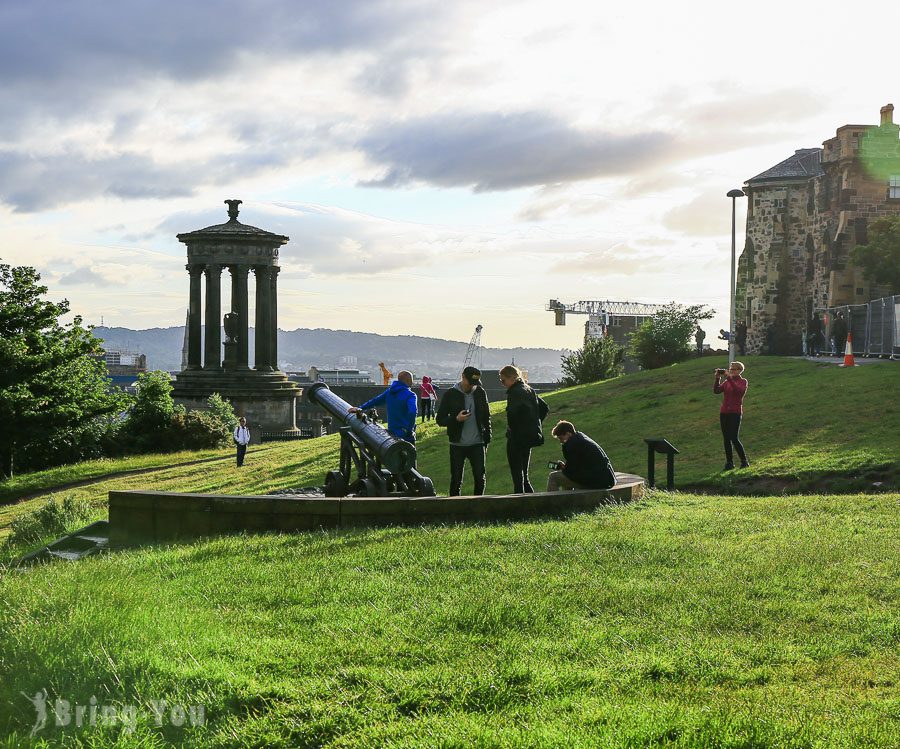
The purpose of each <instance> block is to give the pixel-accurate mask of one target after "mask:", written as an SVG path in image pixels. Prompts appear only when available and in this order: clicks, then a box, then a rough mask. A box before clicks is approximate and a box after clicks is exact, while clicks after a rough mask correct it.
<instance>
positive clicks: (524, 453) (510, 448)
mask: <svg viewBox="0 0 900 749" xmlns="http://www.w3.org/2000/svg"><path fill="white" fill-rule="evenodd" d="M500 382H501V383H503V387H505V388H506V424H507V427H506V459H507V461H508V462H509V472H510V474H512V481H513V492H514V493H515V494H523V493H525V494H532V493H534V487H533V486H532V485H531V481H530V480H529V478H528V464H529V463H530V461H531V448H532V447H537V446H538V445H543V444H544V434H543V432H542V430H541V422H542V421H543V420H544V417H545V416H546V415H547V411H548V409H547V404H546V403H544V401H543V400H541V399H540V398H538V396H537V393H535V392H534V390H532V389H531V388H530V387H529V386H528V385H526V384H525V381H524V380H523V379H522V373H521V371H519V368H518V367H516V366H513V365H512V364H508V365H507V366H505V367H503V369H501V370H500Z"/></svg>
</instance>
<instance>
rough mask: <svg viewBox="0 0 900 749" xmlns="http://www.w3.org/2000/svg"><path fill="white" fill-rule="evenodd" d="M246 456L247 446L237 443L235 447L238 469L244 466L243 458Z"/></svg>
mask: <svg viewBox="0 0 900 749" xmlns="http://www.w3.org/2000/svg"><path fill="white" fill-rule="evenodd" d="M246 454H247V446H246V445H242V444H240V443H238V446H237V464H238V468H240V467H241V466H242V465H244V456H245V455H246Z"/></svg>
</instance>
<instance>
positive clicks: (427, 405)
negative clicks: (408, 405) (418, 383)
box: [419, 398, 434, 423]
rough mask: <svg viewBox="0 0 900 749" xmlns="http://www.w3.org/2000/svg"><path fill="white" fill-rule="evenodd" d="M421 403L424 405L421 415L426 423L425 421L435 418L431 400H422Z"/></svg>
mask: <svg viewBox="0 0 900 749" xmlns="http://www.w3.org/2000/svg"><path fill="white" fill-rule="evenodd" d="M419 403H421V404H422V408H421V410H420V413H421V415H422V422H423V423H424V421H425V419H433V418H434V416H433V414H432V408H431V398H421V399H420V400H419Z"/></svg>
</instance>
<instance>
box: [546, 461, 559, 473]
mask: <svg viewBox="0 0 900 749" xmlns="http://www.w3.org/2000/svg"><path fill="white" fill-rule="evenodd" d="M547 468H549V469H550V470H551V471H558V470H559V463H557V462H556V461H555V460H551V461H550V462H549V463H547Z"/></svg>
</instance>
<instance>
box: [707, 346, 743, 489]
mask: <svg viewBox="0 0 900 749" xmlns="http://www.w3.org/2000/svg"><path fill="white" fill-rule="evenodd" d="M743 372H744V365H743V364H741V362H739V361H733V362H731V364H729V365H728V369H717V370H716V381H715V383H714V384H713V392H714V393H716V394H719V393H722V396H723V397H722V406H721V408H720V409H719V424H720V426H721V427H722V439H723V441H724V443H725V469H724V470H726V471H730V470H731V469H732V468H734V454H733V452H732V449H731V448H732V445H734V449H735V450H737V454H738V457H739V458H740V459H741V468H748V467H749V466H750V463H749V461H748V460H747V454H746V453H745V452H744V446H743V445H742V444H741V440H740V433H741V415H742V414H743V412H744V405H743V404H744V395H745V394H746V393H747V380H745V379H744V377H743Z"/></svg>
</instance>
